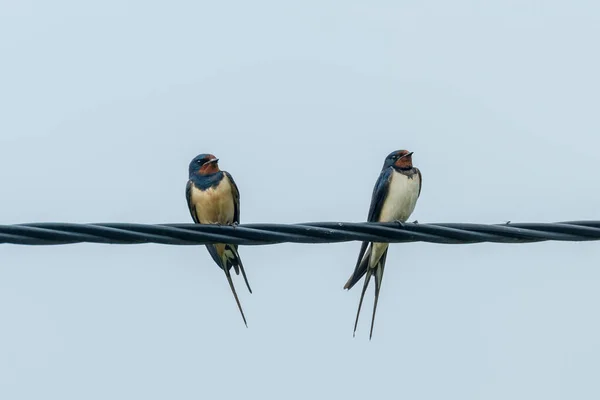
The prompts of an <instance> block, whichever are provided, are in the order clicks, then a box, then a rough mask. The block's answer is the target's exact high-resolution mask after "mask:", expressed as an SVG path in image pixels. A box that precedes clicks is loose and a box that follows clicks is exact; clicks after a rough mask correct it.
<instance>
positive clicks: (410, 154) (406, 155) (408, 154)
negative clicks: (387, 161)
mask: <svg viewBox="0 0 600 400" xmlns="http://www.w3.org/2000/svg"><path fill="white" fill-rule="evenodd" d="M413 153H414V151H411V152H410V153H407V154H405V155H403V156H400V158H404V157H408V156H412V155H413Z"/></svg>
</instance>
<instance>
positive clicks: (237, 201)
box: [223, 171, 240, 224]
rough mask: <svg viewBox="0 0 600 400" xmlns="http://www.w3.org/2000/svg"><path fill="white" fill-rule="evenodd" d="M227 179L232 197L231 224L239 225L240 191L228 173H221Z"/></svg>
mask: <svg viewBox="0 0 600 400" xmlns="http://www.w3.org/2000/svg"><path fill="white" fill-rule="evenodd" d="M223 173H224V174H225V175H227V178H229V182H231V188H232V189H233V190H232V193H231V194H232V195H233V208H234V211H233V222H237V223H238V224H239V223H240V191H239V189H238V187H237V185H236V184H235V181H234V180H233V177H232V176H231V175H230V174H229V172H226V171H223Z"/></svg>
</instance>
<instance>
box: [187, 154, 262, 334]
mask: <svg viewBox="0 0 600 400" xmlns="http://www.w3.org/2000/svg"><path fill="white" fill-rule="evenodd" d="M218 162H219V159H218V158H216V157H215V156H213V155H212V154H200V155H198V156H196V157H195V158H194V159H193V160H192V162H190V166H189V174H190V175H189V180H188V183H187V186H186V188H185V197H186V198H187V203H188V207H189V209H190V214H192V219H193V220H194V222H195V223H197V224H217V225H234V226H235V225H237V224H238V223H239V222H240V192H239V190H238V188H237V186H236V184H235V182H234V180H233V178H232V177H231V175H230V174H229V173H228V172H226V171H221V170H220V169H219V165H218ZM206 248H207V249H208V252H209V253H210V255H211V256H212V258H213V260H214V261H215V262H216V263H217V265H218V266H219V267H220V268H221V269H222V270H223V271H225V276H226V277H227V281H228V282H229V286H230V287H231V291H232V292H233V297H235V301H236V303H237V306H238V308H239V310H240V313H241V314H242V319H243V320H244V324H245V325H246V327H248V324H247V323H246V316H245V315H244V311H243V310H242V305H241V304H240V300H239V299H238V296H237V293H236V291H235V287H234V286H233V281H232V280H231V274H230V273H229V270H230V269H231V267H233V268H234V270H235V273H236V274H237V275H239V274H240V270H241V271H242V275H243V277H244V281H245V282H246V286H248V291H250V293H252V289H250V285H249V284H248V278H246V271H244V266H243V265H242V259H241V258H240V255H239V253H238V246H237V245H236V244H223V243H219V244H207V245H206Z"/></svg>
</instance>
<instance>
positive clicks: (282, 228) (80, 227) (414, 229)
mask: <svg viewBox="0 0 600 400" xmlns="http://www.w3.org/2000/svg"><path fill="white" fill-rule="evenodd" d="M353 240H357V241H375V242H389V243H407V242H429V243H444V244H468V243H482V242H493V243H531V242H541V241H546V240H557V241H572V242H576V241H589V240H600V221H571V222H558V223H505V224H491V225H484V224H467V223H444V224H441V223H434V224H417V223H404V224H400V223H370V222H362V223H353V222H313V223H302V224H291V225H286V224H244V225H238V226H221V225H199V224H159V225H146V224H129V223H102V224H70V223H54V222H50V223H29V224H18V225H0V243H10V244H21V245H58V244H71V243H84V242H85V243H105V244H140V243H160V244H170V245H202V244H209V243H232V244H240V245H265V244H277V243H285V242H291V243H338V242H348V241H353Z"/></svg>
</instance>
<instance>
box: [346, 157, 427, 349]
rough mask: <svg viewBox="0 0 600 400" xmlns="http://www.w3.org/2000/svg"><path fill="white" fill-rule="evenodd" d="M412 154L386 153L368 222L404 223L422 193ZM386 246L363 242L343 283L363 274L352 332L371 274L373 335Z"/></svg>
mask: <svg viewBox="0 0 600 400" xmlns="http://www.w3.org/2000/svg"><path fill="white" fill-rule="evenodd" d="M412 154H413V153H412V152H409V151H408V150H397V151H394V152H392V153H390V154H389V155H388V156H387V157H386V159H385V162H384V163H383V168H382V170H381V173H380V175H379V179H377V182H376V183H375V188H374V189H373V195H372V196H371V207H370V209H369V215H368V218H367V220H368V221H369V222H392V221H397V222H399V223H404V222H406V221H407V220H408V218H409V217H410V215H411V214H412V212H413V210H414V209H415V205H416V204H417V199H418V198H419V195H420V194H421V181H422V178H421V172H420V171H419V170H418V169H417V168H415V167H413V164H412ZM388 247H389V244H388V243H375V242H373V243H370V242H363V243H362V246H361V248H360V253H359V254H358V260H357V262H356V267H355V268H354V272H353V273H352V276H350V279H348V282H346V285H345V286H344V289H351V288H352V287H353V286H354V285H355V284H356V283H357V282H358V281H359V280H360V279H361V278H362V277H363V276H366V277H365V283H364V286H363V289H362V293H361V295H360V301H359V303H358V311H357V312H356V320H355V322H354V333H353V334H356V327H357V325H358V317H359V315H360V308H361V306H362V303H363V298H364V296H365V291H366V290H367V287H368V285H369V281H370V279H371V276H373V275H375V301H374V303H373V316H372V318H371V331H370V333H369V339H371V337H372V336H373V325H374V323H375V312H376V311H377V301H378V299H379V291H380V290H381V280H382V278H383V269H384V268H385V261H386V257H387V252H388Z"/></svg>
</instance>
